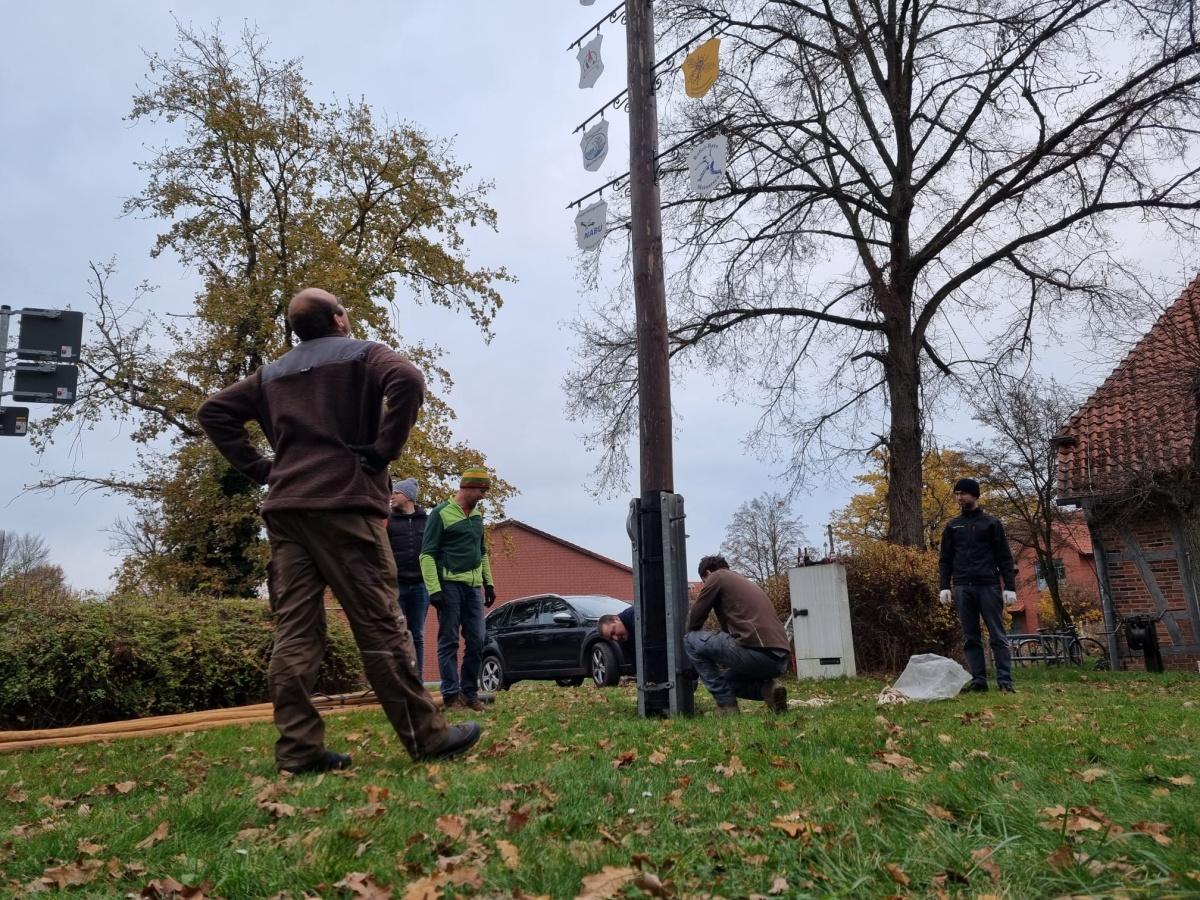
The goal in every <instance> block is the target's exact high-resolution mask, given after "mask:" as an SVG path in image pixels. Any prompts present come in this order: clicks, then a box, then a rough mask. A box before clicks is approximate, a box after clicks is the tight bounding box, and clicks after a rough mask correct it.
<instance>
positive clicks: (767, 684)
mask: <svg viewBox="0 0 1200 900" xmlns="http://www.w3.org/2000/svg"><path fill="white" fill-rule="evenodd" d="M700 578H701V579H702V580H703V581H704V587H702V588H701V589H700V595H699V596H698V597H697V598H696V602H695V603H694V604H692V608H691V610H689V612H688V623H687V634H685V635H684V636H683V647H684V650H685V651H687V655H688V658H689V659H691V661H692V663H693V665H695V667H696V672H697V674H699V676H700V679H701V680H702V681H703V682H704V686H705V687H707V688H708V690H709V692H710V693H711V694H712V695H713V699H714V700H716V701H717V714H718V715H735V714H736V713H737V712H738V704H737V702H738V698H741V699H743V700H761V701H763V702H764V703H766V704H767V708H768V709H769V710H771V712H774V713H781V712H785V711H786V710H787V691H786V690H785V689H784V687H783V685H781V684H779V683H778V682H777V681H776V680H775V679H776V678H777V677H778V676H780V675H782V674H783V673H784V672H786V671H787V665H788V657H789V656H790V655H791V651H790V650H789V649H788V639H787V635H786V634H785V633H784V630H783V623H782V622H780V621H779V617H778V616H776V615H775V610H774V608H773V607H772V606H771V601H770V599H769V598H768V597H767V595H766V593H765V592H764V591H763V589H762V588H760V587H759V586H758V585H757V584H755V583H754V582H753V581H751V580H750V579H749V578H745V577H743V576H741V575H739V574H738V573H737V572H734V571H732V570H730V568H729V563H727V562H725V558H724V557H721V556H706V557H704V558H703V559H701V560H700ZM710 612H715V613H716V614H717V621H718V622H719V623H720V625H721V630H720V631H705V630H704V622H705V620H706V619H707V618H708V614H709V613H710Z"/></svg>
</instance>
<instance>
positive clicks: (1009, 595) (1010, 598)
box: [1004, 591, 1017, 606]
mask: <svg viewBox="0 0 1200 900" xmlns="http://www.w3.org/2000/svg"><path fill="white" fill-rule="evenodd" d="M1016 602H1017V592H1016V591H1005V592H1004V605H1005V606H1012V605H1013V604H1014V603H1016Z"/></svg>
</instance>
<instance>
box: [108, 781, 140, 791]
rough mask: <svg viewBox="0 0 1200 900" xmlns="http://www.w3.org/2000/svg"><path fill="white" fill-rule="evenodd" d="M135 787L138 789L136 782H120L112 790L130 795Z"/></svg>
mask: <svg viewBox="0 0 1200 900" xmlns="http://www.w3.org/2000/svg"><path fill="white" fill-rule="evenodd" d="M135 787H137V782H136V781H118V782H117V783H116V784H114V785H113V786H112V789H113V790H114V791H116V792H117V793H118V794H128V793H129V792H130V791H132V790H133V789H134V788H135Z"/></svg>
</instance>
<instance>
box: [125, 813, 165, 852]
mask: <svg viewBox="0 0 1200 900" xmlns="http://www.w3.org/2000/svg"><path fill="white" fill-rule="evenodd" d="M170 830H171V823H170V822H167V821H165V820H164V821H163V822H162V823H161V824H159V826H158V827H157V828H155V829H154V830H153V831H152V832H150V834H149V835H147V836H146V837H145V838H143V839H142V840H140V841H138V842H137V843H136V844H134V847H136V848H137V849H138V850H145V849H146V848H147V847H153V846H154V845H155V844H157V843H158V842H159V841H161V840H164V839H165V838H166V836H167V834H168V833H169V832H170Z"/></svg>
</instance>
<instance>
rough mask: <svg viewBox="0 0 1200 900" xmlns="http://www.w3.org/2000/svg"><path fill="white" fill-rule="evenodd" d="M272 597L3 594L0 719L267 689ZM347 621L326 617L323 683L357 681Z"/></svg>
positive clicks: (23, 724) (220, 698) (170, 709)
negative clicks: (66, 599)
mask: <svg viewBox="0 0 1200 900" xmlns="http://www.w3.org/2000/svg"><path fill="white" fill-rule="evenodd" d="M270 655H271V620H270V614H269V613H268V611H267V606H266V603H265V602H263V601H257V600H217V599H212V598H205V597H179V596H162V597H157V598H152V599H144V598H136V599H133V598H110V599H108V600H103V601H91V602H88V601H79V602H72V603H68V604H64V605H61V606H58V607H54V608H50V609H47V608H34V607H31V606H27V605H24V604H22V603H20V602H16V598H8V599H7V600H6V599H5V598H3V597H0V729H28V728H53V727H58V726H64V725H82V724H87V723H91V722H109V721H115V720H118V719H131V718H137V717H141V716H154V715H166V714H170V713H179V712H192V711H196V710H204V709H218V708H223V707H228V706H240V705H243V704H247V703H260V702H262V701H265V700H266V699H267V664H268V663H269V661H270ZM362 684H363V675H362V666H361V663H360V660H359V656H358V651H357V649H356V648H355V645H354V639H353V637H352V636H351V634H350V630H349V628H348V627H347V626H346V625H345V624H344V623H343V622H342V621H341V620H340V619H338V618H337V617H335V616H330V617H329V628H328V650H327V652H326V655H325V662H324V664H323V666H322V669H321V679H320V682H319V683H318V690H320V691H324V692H327V693H334V692H342V691H349V690H355V689H357V688H359V687H361V686H362Z"/></svg>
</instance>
